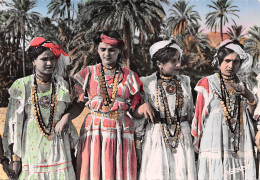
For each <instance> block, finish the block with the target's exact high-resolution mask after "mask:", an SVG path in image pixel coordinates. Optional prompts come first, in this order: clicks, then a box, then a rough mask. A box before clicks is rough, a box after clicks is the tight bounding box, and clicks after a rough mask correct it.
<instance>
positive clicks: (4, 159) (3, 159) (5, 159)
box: [0, 156, 9, 164]
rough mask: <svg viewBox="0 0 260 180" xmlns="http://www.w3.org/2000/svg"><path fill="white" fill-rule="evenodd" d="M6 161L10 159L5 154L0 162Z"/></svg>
mask: <svg viewBox="0 0 260 180" xmlns="http://www.w3.org/2000/svg"><path fill="white" fill-rule="evenodd" d="M4 161H7V163H9V159H8V158H7V157H5V156H4V157H3V158H1V159H0V164H3V162H4Z"/></svg>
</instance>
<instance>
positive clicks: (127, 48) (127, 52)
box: [123, 21, 131, 68]
mask: <svg viewBox="0 0 260 180" xmlns="http://www.w3.org/2000/svg"><path fill="white" fill-rule="evenodd" d="M129 28H130V26H129V22H128V21H125V26H124V28H123V41H124V43H125V47H124V50H123V64H124V67H125V68H130V51H131V35H130V32H129V31H130V29H129Z"/></svg>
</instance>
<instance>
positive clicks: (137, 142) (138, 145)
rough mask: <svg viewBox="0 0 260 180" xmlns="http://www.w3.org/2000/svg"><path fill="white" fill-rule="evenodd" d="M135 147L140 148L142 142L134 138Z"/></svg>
mask: <svg viewBox="0 0 260 180" xmlns="http://www.w3.org/2000/svg"><path fill="white" fill-rule="evenodd" d="M135 147H136V149H142V143H141V141H140V140H135Z"/></svg>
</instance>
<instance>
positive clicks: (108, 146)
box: [74, 64, 142, 180]
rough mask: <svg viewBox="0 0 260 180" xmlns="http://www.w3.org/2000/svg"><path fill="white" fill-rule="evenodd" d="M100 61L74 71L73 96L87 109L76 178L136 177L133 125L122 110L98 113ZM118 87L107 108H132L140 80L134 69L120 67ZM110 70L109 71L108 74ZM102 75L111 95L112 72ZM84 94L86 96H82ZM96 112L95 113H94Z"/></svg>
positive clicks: (138, 93) (101, 99)
mask: <svg viewBox="0 0 260 180" xmlns="http://www.w3.org/2000/svg"><path fill="white" fill-rule="evenodd" d="M100 68H101V64H98V65H95V66H88V67H86V68H84V69H82V70H81V71H80V72H79V73H77V74H76V75H75V76H74V78H75V79H76V80H77V82H78V83H79V84H77V85H76V86H75V87H76V90H75V89H74V91H75V92H76V96H77V97H78V100H79V101H84V102H86V98H88V101H87V103H86V106H88V107H89V109H90V110H91V113H90V114H88V115H87V116H86V117H85V121H84V123H83V125H82V128H81V132H80V141H79V145H78V149H77V178H78V179H125V180H126V179H136V178H137V162H136V152H135V143H134V129H133V123H132V120H131V119H130V117H129V116H128V115H127V114H125V115H121V116H120V117H118V118H117V119H112V118H109V117H105V116H101V117H100V114H102V106H103V98H102V96H101V89H100V86H99V82H98V77H99V75H100ZM120 72H121V73H120V78H119V84H118V91H117V94H116V97H115V99H114V104H113V105H112V107H111V110H110V112H113V111H115V112H116V111H117V112H122V111H128V110H129V109H130V108H132V109H135V108H136V107H137V106H138V105H139V103H140V100H141V96H140V91H141V90H142V83H141V81H140V80H139V78H138V76H137V74H136V73H134V72H132V71H131V70H128V69H125V68H121V69H120ZM109 73H110V74H109ZM106 74H108V75H106V76H105V79H106V82H107V84H108V86H107V90H108V94H109V96H110V97H111V95H112V87H113V84H112V83H113V80H114V74H113V73H112V72H110V71H109V72H107V73H106ZM86 96H87V97H86ZM97 112H99V115H98V114H97Z"/></svg>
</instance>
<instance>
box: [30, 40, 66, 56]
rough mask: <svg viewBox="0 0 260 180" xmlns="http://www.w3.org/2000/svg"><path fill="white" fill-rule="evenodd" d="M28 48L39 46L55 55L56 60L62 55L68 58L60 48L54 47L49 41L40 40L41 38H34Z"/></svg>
mask: <svg viewBox="0 0 260 180" xmlns="http://www.w3.org/2000/svg"><path fill="white" fill-rule="evenodd" d="M30 46H32V47H40V46H44V47H46V48H49V49H50V50H51V51H52V52H53V54H54V55H55V57H56V58H57V59H59V57H60V55H61V54H64V55H65V56H68V55H67V54H66V53H65V52H64V51H63V50H62V49H61V48H60V46H59V45H55V44H53V43H52V42H50V41H47V40H46V39H44V38H42V37H36V38H34V39H33V40H32V41H31V43H30Z"/></svg>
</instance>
